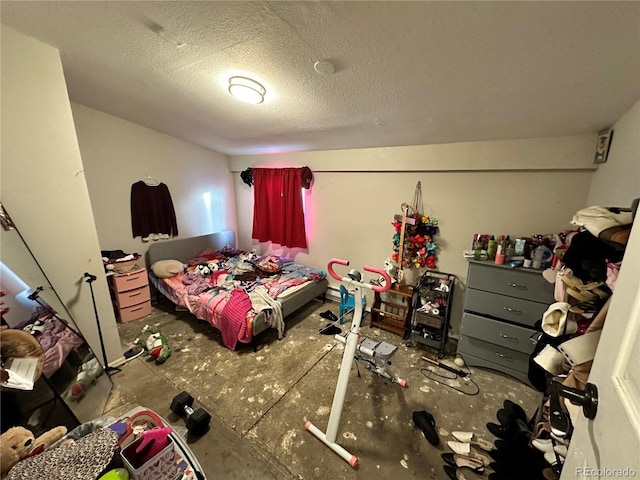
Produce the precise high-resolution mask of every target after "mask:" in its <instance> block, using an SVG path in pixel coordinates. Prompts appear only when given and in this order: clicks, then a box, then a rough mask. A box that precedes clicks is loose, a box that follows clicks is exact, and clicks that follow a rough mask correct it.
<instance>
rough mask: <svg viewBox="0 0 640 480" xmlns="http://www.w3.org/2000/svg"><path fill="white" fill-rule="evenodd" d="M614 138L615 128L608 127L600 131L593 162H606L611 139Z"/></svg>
mask: <svg viewBox="0 0 640 480" xmlns="http://www.w3.org/2000/svg"><path fill="white" fill-rule="evenodd" d="M612 139H613V129H612V128H607V129H605V130H601V131H600V132H598V142H597V143H596V155H595V157H594V158H593V163H604V162H606V161H607V157H608V156H609V149H610V148H611V140H612Z"/></svg>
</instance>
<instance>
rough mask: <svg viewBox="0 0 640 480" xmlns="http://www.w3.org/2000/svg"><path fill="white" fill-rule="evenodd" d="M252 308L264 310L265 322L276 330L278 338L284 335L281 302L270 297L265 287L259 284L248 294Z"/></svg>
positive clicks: (258, 310) (259, 310)
mask: <svg viewBox="0 0 640 480" xmlns="http://www.w3.org/2000/svg"><path fill="white" fill-rule="evenodd" d="M249 297H250V298H251V303H252V304H253V309H254V310H255V312H256V313H259V312H262V311H265V323H266V324H267V325H269V326H270V327H272V328H275V329H276V331H277V332H278V339H281V338H282V337H283V336H284V316H283V315H282V303H280V302H279V301H278V300H276V299H274V298H271V297H270V296H269V293H268V292H267V289H266V288H265V287H264V286H262V285H259V286H257V287H256V288H254V289H253V291H252V292H251V293H250V294H249Z"/></svg>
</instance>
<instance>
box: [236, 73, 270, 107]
mask: <svg viewBox="0 0 640 480" xmlns="http://www.w3.org/2000/svg"><path fill="white" fill-rule="evenodd" d="M229 93H230V94H231V95H233V96H234V97H235V98H237V99H238V100H240V101H241V102H245V103H253V104H258V103H262V102H264V96H265V95H266V93H267V90H266V89H265V88H264V87H263V86H262V85H261V84H259V83H258V82H256V81H255V80H252V79H251V78H248V77H239V76H236V77H231V78H230V79H229Z"/></svg>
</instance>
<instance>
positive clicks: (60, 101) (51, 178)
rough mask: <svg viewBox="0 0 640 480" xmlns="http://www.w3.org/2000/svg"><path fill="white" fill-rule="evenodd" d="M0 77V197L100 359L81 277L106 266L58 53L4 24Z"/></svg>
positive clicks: (100, 288)
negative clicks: (102, 258) (0, 85)
mask: <svg viewBox="0 0 640 480" xmlns="http://www.w3.org/2000/svg"><path fill="white" fill-rule="evenodd" d="M1 75H2V77H1V82H2V87H1V88H2V91H1V96H2V150H1V153H2V179H1V197H2V202H3V204H4V205H5V207H6V208H7V210H8V211H9V213H10V214H11V216H12V217H13V220H14V221H15V223H16V225H17V226H18V228H19V229H20V232H21V233H22V235H23V237H24V238H25V239H26V241H27V244H28V245H29V247H30V248H31V250H32V251H33V253H34V255H35V257H36V258H37V260H38V261H39V263H40V264H41V265H42V267H43V269H44V271H45V272H46V274H47V276H48V278H49V280H50V281H51V284H52V285H53V287H54V288H55V290H56V291H57V293H58V294H59V295H60V297H61V299H62V301H63V302H64V304H65V305H66V306H67V308H68V309H69V310H70V312H71V314H72V316H73V318H74V319H75V321H76V323H77V324H78V326H79V327H80V329H81V331H82V333H83V335H84V336H85V337H86V339H87V341H88V342H89V344H90V345H91V347H92V348H93V350H94V351H95V352H96V354H97V355H98V356H99V357H100V359H102V358H101V355H100V343H99V340H98V334H97V327H96V323H95V316H94V311H93V304H92V301H91V295H90V291H89V287H88V285H87V284H86V283H85V282H83V281H82V275H83V273H84V272H92V273H96V274H97V273H100V272H101V271H103V267H102V260H101V258H100V246H99V243H98V235H97V232H96V228H95V223H94V219H93V213H92V211H91V203H90V201H89V193H88V191H87V184H86V182H85V177H84V174H83V165H82V160H81V158H80V151H79V149H78V141H77V138H76V132H75V128H74V124H73V118H72V115H71V106H70V104H69V98H68V95H67V89H66V84H65V79H64V74H63V71H62V63H61V61H60V55H59V52H58V50H56V49H55V48H52V47H50V46H48V45H45V44H44V43H42V42H39V41H37V40H35V39H33V38H30V37H27V36H25V35H23V34H21V33H18V32H16V31H14V30H12V29H10V28H7V27H6V26H4V25H3V26H2V72H1ZM16 273H18V272H16ZM31 286H32V287H34V288H35V287H36V285H31ZM93 286H94V290H95V296H96V305H97V308H98V311H99V316H100V320H101V324H102V333H103V337H104V344H105V348H106V352H107V358H108V359H109V360H114V359H116V358H119V357H120V356H121V355H122V349H121V345H120V337H119V335H118V329H117V325H116V322H115V318H114V314H113V308H112V306H111V298H110V296H109V291H108V288H107V283H106V280H105V278H104V276H98V280H97V281H96V282H95V283H94V284H93Z"/></svg>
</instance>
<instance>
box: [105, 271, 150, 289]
mask: <svg viewBox="0 0 640 480" xmlns="http://www.w3.org/2000/svg"><path fill="white" fill-rule="evenodd" d="M145 285H149V279H148V277H147V270H146V269H145V268H141V269H139V270H134V271H132V272H129V273H119V274H116V275H114V276H113V287H114V289H115V290H116V292H125V291H127V290H133V289H134V288H140V287H144V286H145Z"/></svg>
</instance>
